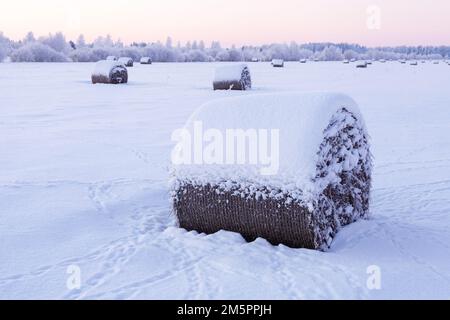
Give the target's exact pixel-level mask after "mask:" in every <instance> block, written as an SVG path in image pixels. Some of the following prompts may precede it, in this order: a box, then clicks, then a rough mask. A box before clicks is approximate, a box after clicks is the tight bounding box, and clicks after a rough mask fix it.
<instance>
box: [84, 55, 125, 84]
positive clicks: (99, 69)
mask: <svg viewBox="0 0 450 320" xmlns="http://www.w3.org/2000/svg"><path fill="white" fill-rule="evenodd" d="M91 78H92V83H94V84H95V83H112V84H118V83H127V82H128V71H127V68H126V67H125V66H124V65H123V64H122V63H121V62H119V61H114V60H102V61H99V62H97V63H96V64H95V67H94V70H93V71H92V77H91Z"/></svg>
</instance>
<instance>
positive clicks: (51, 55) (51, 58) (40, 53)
mask: <svg viewBox="0 0 450 320" xmlns="http://www.w3.org/2000/svg"><path fill="white" fill-rule="evenodd" d="M11 61H13V62H67V61H69V60H68V58H67V57H66V56H65V55H64V54H63V53H61V52H58V51H56V50H54V49H53V48H51V47H50V46H48V45H45V44H43V43H40V42H32V43H27V44H25V45H24V46H22V47H20V48H19V49H17V50H14V51H13V52H12V54H11Z"/></svg>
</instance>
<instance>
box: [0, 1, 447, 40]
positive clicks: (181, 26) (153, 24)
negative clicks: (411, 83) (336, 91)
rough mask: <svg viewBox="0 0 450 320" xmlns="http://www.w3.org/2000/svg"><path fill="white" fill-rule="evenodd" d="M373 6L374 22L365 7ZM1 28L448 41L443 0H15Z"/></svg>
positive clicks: (12, 33) (140, 35)
mask: <svg viewBox="0 0 450 320" xmlns="http://www.w3.org/2000/svg"><path fill="white" fill-rule="evenodd" d="M371 5H376V6H377V7H378V8H380V13H381V16H380V18H381V19H380V28H379V29H375V30H371V29H369V28H368V27H367V21H368V19H369V15H368V13H367V8H368V7H369V6H371ZM1 7H2V10H1V11H0V31H3V33H4V34H5V35H6V36H8V37H10V38H13V39H16V40H17V39H21V38H23V37H24V35H25V34H26V33H27V32H28V31H33V32H34V33H35V35H37V36H39V35H45V34H48V33H50V32H53V33H54V32H56V31H62V32H63V33H64V34H66V36H67V37H68V38H70V39H74V38H76V37H77V36H78V35H79V34H81V33H82V34H84V35H85V37H86V38H87V39H88V40H92V39H93V38H94V37H97V36H99V35H106V34H110V35H111V36H112V37H113V38H114V39H118V38H120V39H121V40H122V41H124V42H127V43H129V42H132V41H146V42H152V41H157V40H161V41H164V40H165V38H166V37H167V36H169V35H170V36H171V37H172V38H173V39H174V41H181V42H186V41H188V40H204V41H206V42H210V41H212V40H220V41H221V42H222V44H224V45H230V44H236V45H242V44H263V43H272V42H289V41H291V40H293V41H297V42H322V41H330V42H352V43H360V44H364V45H368V46H378V45H402V44H408V45H419V44H432V45H436V44H446V45H449V44H450V18H449V15H450V1H448V0H433V1H425V0H409V1H408V0H369V1H368V0H308V1H303V0H278V1H268V0H240V1H237V0H192V1H186V0H165V1H155V0H150V1H149V0H89V1H88V0H76V1H74V0H66V1H58V0H40V1H32V0H14V1H7V2H5V3H2V6H1Z"/></svg>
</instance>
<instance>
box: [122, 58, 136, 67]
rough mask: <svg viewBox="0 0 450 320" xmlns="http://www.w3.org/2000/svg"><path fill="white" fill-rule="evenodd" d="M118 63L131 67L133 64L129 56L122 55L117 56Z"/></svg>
mask: <svg viewBox="0 0 450 320" xmlns="http://www.w3.org/2000/svg"><path fill="white" fill-rule="evenodd" d="M118 61H119V62H120V63H122V64H123V65H124V66H125V67H132V66H133V64H134V61H133V59H131V58H129V57H122V58H119V60H118Z"/></svg>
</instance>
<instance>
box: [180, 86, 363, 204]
mask: <svg viewBox="0 0 450 320" xmlns="http://www.w3.org/2000/svg"><path fill="white" fill-rule="evenodd" d="M343 108H346V109H347V110H348V111H350V112H351V113H353V114H354V115H355V116H356V117H357V118H358V119H360V122H361V127H364V124H363V123H364V122H363V121H362V116H361V115H360V111H359V109H358V106H357V105H356V103H355V102H354V101H353V100H352V99H351V98H350V97H348V96H346V95H344V94H339V93H321V92H316V93H277V94H261V93H260V94H257V95H249V96H245V97H232V98H227V99H218V100H215V101H212V102H209V103H206V104H205V105H203V106H202V107H200V108H199V109H198V110H197V111H196V112H195V113H194V114H193V115H192V116H191V117H190V119H189V120H188V122H187V124H186V126H185V129H186V130H187V131H188V132H190V136H191V137H194V136H195V127H196V123H201V124H202V129H203V131H204V132H205V131H207V130H209V129H215V130H219V131H220V132H221V134H222V136H223V137H226V132H227V130H228V129H236V128H239V129H243V130H245V131H247V130H260V129H266V130H278V132H279V157H280V159H279V161H278V159H273V160H275V161H277V162H279V163H278V165H277V167H278V168H277V170H276V172H272V173H271V174H270V175H263V174H262V172H263V170H264V168H267V164H264V163H261V161H258V163H257V164H250V163H246V164H237V163H236V164H232V165H223V163H219V164H208V165H202V164H195V163H194V164H181V165H177V166H174V175H175V177H176V178H177V179H179V180H183V181H189V183H191V184H194V185H201V186H205V185H207V184H214V185H219V184H223V183H224V182H225V183H226V182H229V184H230V185H231V184H232V183H238V184H241V185H242V184H246V183H251V184H252V185H253V186H256V187H269V188H270V189H276V190H283V191H284V192H287V193H290V194H292V193H296V191H298V190H299V189H300V190H302V191H303V193H302V194H301V195H298V196H299V197H300V196H301V197H302V199H298V200H303V197H306V198H313V195H314V194H315V193H316V185H315V183H314V182H313V179H314V178H315V176H316V174H317V165H318V163H319V157H318V154H317V153H318V151H319V148H320V144H321V143H322V142H323V140H324V130H325V129H326V128H327V127H328V125H329V124H330V122H331V119H332V117H333V115H335V114H337V113H338V111H340V110H342V109H343ZM268 139H269V140H268V141H269V146H270V144H275V143H276V141H272V140H271V138H270V137H269V138H268ZM269 149H271V148H270V147H269ZM246 151H247V152H249V147H248V146H247V148H246ZM247 154H248V153H247ZM321 191H322V190H320V191H319V192H321Z"/></svg>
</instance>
